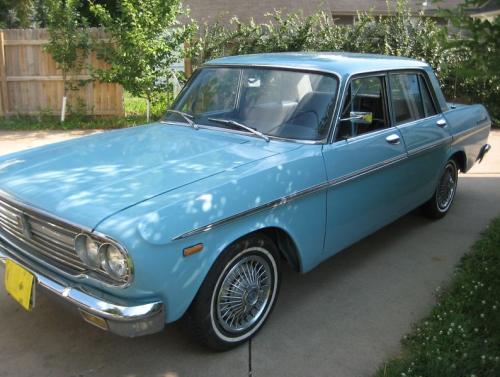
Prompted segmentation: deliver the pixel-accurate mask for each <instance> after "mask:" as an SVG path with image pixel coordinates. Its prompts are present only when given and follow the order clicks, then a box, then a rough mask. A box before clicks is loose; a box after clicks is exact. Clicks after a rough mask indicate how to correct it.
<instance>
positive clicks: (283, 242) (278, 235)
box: [224, 226, 302, 272]
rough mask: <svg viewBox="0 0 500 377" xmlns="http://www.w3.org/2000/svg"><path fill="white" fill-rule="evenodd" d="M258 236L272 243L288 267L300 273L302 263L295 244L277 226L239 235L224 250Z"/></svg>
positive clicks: (287, 234) (288, 234)
mask: <svg viewBox="0 0 500 377" xmlns="http://www.w3.org/2000/svg"><path fill="white" fill-rule="evenodd" d="M258 234H264V235H265V236H267V237H268V238H270V239H271V240H272V241H273V243H274V244H275V245H276V248H277V249H278V251H279V253H280V256H281V257H282V258H283V259H285V260H286V262H287V263H288V265H289V266H290V267H291V268H292V269H293V270H294V271H296V272H301V271H302V262H301V258H300V253H299V249H298V247H297V244H296V243H295V241H294V240H293V238H292V236H291V235H290V233H289V232H287V231H286V230H285V229H283V228H280V227H277V226H267V227H263V228H260V229H257V230H253V231H251V232H249V233H246V234H244V235H241V236H240V237H238V238H237V239H235V240H233V241H231V242H229V243H228V244H227V246H226V247H225V248H224V250H226V249H227V248H229V247H230V246H231V245H233V244H234V243H236V242H238V241H240V240H241V239H243V238H246V237H251V236H255V235H258Z"/></svg>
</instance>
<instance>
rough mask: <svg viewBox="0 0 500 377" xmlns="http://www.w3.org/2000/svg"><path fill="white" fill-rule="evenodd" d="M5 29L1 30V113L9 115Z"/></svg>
mask: <svg viewBox="0 0 500 377" xmlns="http://www.w3.org/2000/svg"><path fill="white" fill-rule="evenodd" d="M4 38H5V37H4V33H3V31H0V94H1V97H2V98H1V101H0V115H4V116H7V115H8V113H9V98H8V97H7V95H8V93H7V72H6V69H5V64H6V63H5V39H4Z"/></svg>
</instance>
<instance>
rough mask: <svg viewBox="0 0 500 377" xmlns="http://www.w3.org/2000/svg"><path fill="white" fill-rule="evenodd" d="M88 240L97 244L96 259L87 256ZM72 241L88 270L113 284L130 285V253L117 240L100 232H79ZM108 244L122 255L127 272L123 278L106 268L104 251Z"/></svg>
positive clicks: (132, 271) (131, 264)
mask: <svg viewBox="0 0 500 377" xmlns="http://www.w3.org/2000/svg"><path fill="white" fill-rule="evenodd" d="M89 241H90V242H93V243H94V244H95V245H96V246H97V259H91V258H89V255H88V251H87V242H89ZM74 243H75V245H74V247H75V252H76V254H77V255H78V257H79V258H80V259H81V260H82V262H83V264H85V266H86V267H87V268H88V269H89V272H91V273H95V274H97V275H98V277H102V276H105V277H106V278H107V279H108V280H111V281H112V282H113V283H112V285H113V286H119V287H126V286H128V285H130V283H131V282H132V280H133V277H134V264H133V262H132V258H131V257H130V254H129V253H128V252H127V250H126V249H125V248H124V247H123V246H122V245H121V244H120V243H119V242H117V241H115V240H113V239H111V238H110V237H107V236H103V235H100V234H99V235H97V234H94V233H80V234H78V235H77V236H76V237H75V242H74ZM108 246H111V247H113V248H115V249H116V250H117V251H118V252H119V253H120V254H121V255H122V256H123V259H124V261H125V265H126V270H127V273H126V275H125V276H124V277H123V278H120V277H118V276H117V275H116V274H113V273H110V272H109V271H108V270H107V269H106V265H107V264H108V262H107V258H106V257H105V253H106V251H107V250H106V249H107V248H108ZM101 280H102V279H101Z"/></svg>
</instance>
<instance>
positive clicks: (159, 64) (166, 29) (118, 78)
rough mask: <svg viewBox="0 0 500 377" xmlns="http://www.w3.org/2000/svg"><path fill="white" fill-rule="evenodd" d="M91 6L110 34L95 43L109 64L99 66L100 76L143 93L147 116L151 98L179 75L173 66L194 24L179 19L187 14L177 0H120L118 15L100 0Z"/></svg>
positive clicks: (132, 90) (137, 94)
mask: <svg viewBox="0 0 500 377" xmlns="http://www.w3.org/2000/svg"><path fill="white" fill-rule="evenodd" d="M90 9H91V10H92V12H93V13H94V14H95V15H96V17H97V19H98V21H99V22H100V23H101V24H102V25H103V26H104V28H105V31H106V33H107V35H108V36H109V40H108V41H100V42H95V44H94V49H95V50H96V52H97V56H98V57H99V58H100V59H102V60H104V61H105V62H106V63H108V65H109V68H104V69H96V70H95V71H94V73H95V75H96V77H98V78H99V79H100V80H101V81H104V82H114V83H119V84H121V85H122V86H123V87H124V88H125V90H127V91H129V92H130V93H131V94H132V95H134V96H137V97H141V98H145V99H146V100H147V119H148V121H149V116H150V106H151V102H152V101H153V100H155V98H157V96H158V95H159V94H160V93H162V92H165V91H166V90H167V88H168V86H169V80H168V79H169V78H171V77H172V76H173V75H174V74H175V73H174V72H173V71H172V70H171V68H170V67H171V66H172V64H173V63H175V62H176V61H178V60H179V59H180V58H181V57H182V56H183V43H184V42H185V41H188V40H189V39H190V37H191V36H192V34H193V32H194V30H195V27H194V24H193V23H188V24H187V25H182V24H181V23H180V22H179V21H178V18H179V17H180V16H182V15H185V14H186V13H185V11H184V10H183V8H182V6H181V3H180V1H179V0H122V1H121V2H120V3H119V5H118V9H117V10H116V13H115V16H112V15H111V13H110V11H109V9H107V8H106V7H105V6H103V5H101V4H96V3H92V4H91V6H90Z"/></svg>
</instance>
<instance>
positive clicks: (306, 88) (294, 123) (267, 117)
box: [166, 67, 338, 140]
mask: <svg viewBox="0 0 500 377" xmlns="http://www.w3.org/2000/svg"><path fill="white" fill-rule="evenodd" d="M337 88H338V83H337V80H336V79H335V78H334V77H331V76H326V75H322V74H318V73H311V72H299V71H291V70H282V69H267V68H266V69H265V68H250V67H227V68H225V67H214V68H210V67H207V68H203V69H202V70H201V71H200V72H198V74H197V75H196V76H195V77H194V78H193V80H191V82H190V84H189V86H188V87H187V88H186V89H185V90H183V92H182V93H181V95H180V97H179V98H178V100H177V101H176V103H175V104H174V106H173V110H177V111H182V112H183V113H186V114H189V115H190V116H191V117H193V120H194V121H195V122H196V123H197V124H199V125H207V126H212V127H225V128H228V127H230V128H235V129H236V127H237V126H235V125H234V124H230V123H228V122H227V121H234V122H238V123H240V124H243V125H245V126H247V127H251V128H253V129H255V130H257V131H259V132H261V133H263V134H265V135H268V136H276V137H280V138H287V139H298V140H322V139H324V138H325V137H326V136H327V133H328V129H329V126H330V120H331V116H332V114H333V111H334V106H335V99H336V93H337ZM166 120H171V121H178V122H183V121H184V120H183V119H182V117H180V116H179V114H175V113H168V114H167V115H166ZM224 121H226V122H225V123H224ZM239 131H244V130H243V129H241V128H240V129H239Z"/></svg>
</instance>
